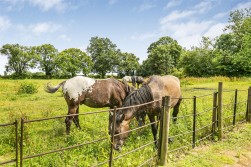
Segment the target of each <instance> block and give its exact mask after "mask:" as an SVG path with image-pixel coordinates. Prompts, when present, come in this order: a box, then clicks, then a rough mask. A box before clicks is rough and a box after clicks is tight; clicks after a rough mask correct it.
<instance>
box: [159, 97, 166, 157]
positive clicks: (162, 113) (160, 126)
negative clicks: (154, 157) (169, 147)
mask: <svg viewBox="0 0 251 167" xmlns="http://www.w3.org/2000/svg"><path fill="white" fill-rule="evenodd" d="M165 106H166V98H165V97H162V110H161V112H160V117H159V121H160V123H159V143H158V156H159V159H160V155H161V144H162V131H163V117H164V111H165Z"/></svg>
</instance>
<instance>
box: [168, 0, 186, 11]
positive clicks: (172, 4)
mask: <svg viewBox="0 0 251 167" xmlns="http://www.w3.org/2000/svg"><path fill="white" fill-rule="evenodd" d="M181 2H182V1H181V0H171V1H170V2H168V3H167V4H166V6H165V7H164V9H165V10H166V9H169V8H172V7H175V6H178V5H180V4H181Z"/></svg>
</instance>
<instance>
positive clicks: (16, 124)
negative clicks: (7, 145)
mask: <svg viewBox="0 0 251 167" xmlns="http://www.w3.org/2000/svg"><path fill="white" fill-rule="evenodd" d="M15 136H16V167H18V145H19V143H18V121H17V119H15Z"/></svg>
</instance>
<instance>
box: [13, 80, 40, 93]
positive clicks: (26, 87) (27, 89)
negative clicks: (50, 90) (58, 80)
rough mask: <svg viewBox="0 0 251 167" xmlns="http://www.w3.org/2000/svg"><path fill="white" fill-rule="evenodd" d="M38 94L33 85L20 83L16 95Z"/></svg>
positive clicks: (36, 87) (36, 88)
mask: <svg viewBox="0 0 251 167" xmlns="http://www.w3.org/2000/svg"><path fill="white" fill-rule="evenodd" d="M37 92H38V86H37V85H36V84H34V83H30V82H24V83H21V85H20V87H19V89H18V92H17V93H18V94H34V93H37Z"/></svg>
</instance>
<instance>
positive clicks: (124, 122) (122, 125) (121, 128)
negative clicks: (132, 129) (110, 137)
mask: <svg viewBox="0 0 251 167" xmlns="http://www.w3.org/2000/svg"><path fill="white" fill-rule="evenodd" d="M125 112H127V111H125ZM126 117H127V116H126V115H125V114H124V112H121V110H118V112H117V114H116V123H115V127H114V132H115V133H114V142H113V148H114V149H115V150H119V151H120V150H121V147H122V146H123V144H124V142H125V140H126V138H127V137H128V135H129V132H128V131H129V124H130V121H131V120H130V119H127V118H126Z"/></svg>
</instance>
